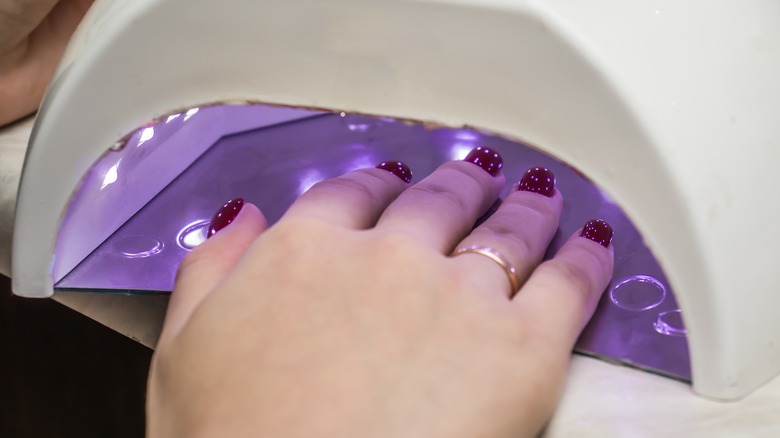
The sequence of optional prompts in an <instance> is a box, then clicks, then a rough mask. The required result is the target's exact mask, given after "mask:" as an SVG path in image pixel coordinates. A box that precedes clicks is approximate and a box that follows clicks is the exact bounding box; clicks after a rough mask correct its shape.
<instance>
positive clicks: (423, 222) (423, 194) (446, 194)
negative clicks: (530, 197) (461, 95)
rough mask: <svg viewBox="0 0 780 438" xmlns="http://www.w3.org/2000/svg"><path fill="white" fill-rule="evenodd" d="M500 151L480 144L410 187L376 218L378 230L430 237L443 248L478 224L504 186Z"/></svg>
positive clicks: (431, 242) (422, 238)
mask: <svg viewBox="0 0 780 438" xmlns="http://www.w3.org/2000/svg"><path fill="white" fill-rule="evenodd" d="M502 166H503V161H502V159H501V155H499V153H498V152H496V151H494V150H492V149H489V148H486V147H478V148H476V149H474V150H472V151H471V152H469V154H468V155H467V156H466V158H465V159H464V160H463V161H450V162H447V163H444V164H443V165H441V166H439V168H438V169H436V170H435V171H434V172H433V173H432V174H431V175H429V176H428V177H427V178H425V179H424V180H422V181H421V182H419V183H418V184H416V185H414V186H412V187H410V188H409V189H407V190H405V191H404V192H403V193H401V195H400V196H399V197H398V199H396V200H395V201H394V202H393V203H392V204H390V205H389V206H388V207H387V209H385V211H384V213H383V214H382V216H381V217H380V218H379V221H378V222H377V225H376V229H379V230H383V231H391V232H398V233H401V234H405V235H408V236H411V237H412V238H414V239H417V240H419V241H422V242H426V243H428V244H429V245H431V246H433V247H434V248H436V249H437V250H439V251H441V252H442V253H449V251H450V250H452V247H453V245H455V243H457V242H458V241H459V240H460V239H461V238H462V237H463V236H465V235H466V234H467V233H468V232H469V231H470V230H471V227H473V226H474V222H475V221H476V220H477V219H478V218H479V216H480V215H481V214H482V213H484V212H485V210H487V209H488V207H490V205H491V204H492V203H493V202H494V201H495V199H496V197H498V194H499V192H500V191H501V188H502V187H503V186H504V176H503V175H502V174H501V167H502Z"/></svg>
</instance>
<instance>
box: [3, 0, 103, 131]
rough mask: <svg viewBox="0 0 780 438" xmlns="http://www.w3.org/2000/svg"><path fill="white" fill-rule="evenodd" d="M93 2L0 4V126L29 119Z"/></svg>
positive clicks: (19, 0)
mask: <svg viewBox="0 0 780 438" xmlns="http://www.w3.org/2000/svg"><path fill="white" fill-rule="evenodd" d="M92 3H93V0H0V126H3V125H6V124H8V123H10V122H13V121H14V120H17V119H20V118H22V117H24V116H27V115H29V114H32V113H33V112H35V110H36V109H37V108H38V105H39V104H40V102H41V99H42V97H43V93H44V91H45V90H46V85H47V84H48V83H49V81H50V80H51V78H52V76H53V75H54V70H55V69H56V67H57V63H59V60H60V57H61V56H62V52H63V51H64V50H65V46H66V44H67V43H68V39H69V38H70V36H71V34H72V33H73V31H74V30H75V29H76V26H78V24H79V22H80V21H81V19H82V18H83V17H84V14H85V13H86V12H87V9H89V7H90V6H91V5H92Z"/></svg>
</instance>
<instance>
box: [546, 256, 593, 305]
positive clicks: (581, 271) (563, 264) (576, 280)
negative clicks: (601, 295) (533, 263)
mask: <svg viewBox="0 0 780 438" xmlns="http://www.w3.org/2000/svg"><path fill="white" fill-rule="evenodd" d="M537 269H540V270H542V271H543V272H544V274H545V275H547V277H548V278H551V279H554V281H553V282H552V284H554V285H555V286H556V287H560V288H562V289H566V290H567V291H570V292H572V293H573V294H574V295H575V296H577V297H580V298H582V299H583V300H586V299H587V298H588V297H589V296H590V295H591V294H592V291H593V290H594V285H593V281H592V280H591V276H590V274H589V273H588V271H587V269H586V268H585V267H584V266H583V265H582V264H580V263H572V262H569V261H564V260H556V259H552V260H549V261H547V262H545V263H542V265H540V266H539V268H537Z"/></svg>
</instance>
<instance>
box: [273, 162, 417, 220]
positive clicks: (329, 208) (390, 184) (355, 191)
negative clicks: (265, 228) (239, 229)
mask: <svg viewBox="0 0 780 438" xmlns="http://www.w3.org/2000/svg"><path fill="white" fill-rule="evenodd" d="M411 180H412V172H411V170H409V167H408V166H406V165H405V164H403V163H401V162H398V161H385V162H383V163H380V164H379V165H378V166H377V167H376V168H373V169H360V170H356V171H354V172H350V173H348V174H346V175H342V176H339V177H337V178H332V179H328V180H325V181H322V182H319V183H317V184H315V185H314V186H312V187H311V188H310V189H309V190H307V191H306V193H304V194H303V195H302V196H301V197H300V198H298V200H297V201H295V202H294V203H293V205H292V206H291V207H290V209H289V210H288V211H287V213H286V214H285V217H308V218H317V219H321V220H324V221H326V222H329V223H332V224H335V225H341V226H343V227H346V228H352V229H359V230H362V229H366V228H370V227H373V226H374V224H375V223H376V221H377V219H378V218H379V215H380V214H381V213H382V211H383V210H384V209H385V207H387V205H388V204H390V203H391V202H392V201H393V200H394V199H395V198H396V197H397V196H398V195H399V194H400V193H401V192H402V191H404V189H406V188H407V187H408V185H409V181H411Z"/></svg>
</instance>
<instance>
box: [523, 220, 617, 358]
mask: <svg viewBox="0 0 780 438" xmlns="http://www.w3.org/2000/svg"><path fill="white" fill-rule="evenodd" d="M610 236H611V230H610ZM609 240H610V239H606V241H604V240H602V244H599V243H597V242H594V241H593V240H590V239H589V238H585V237H583V236H581V235H580V232H579V231H578V232H577V233H575V235H573V236H571V237H570V238H569V240H568V241H567V242H566V243H565V244H564V245H563V247H562V248H561V249H560V250H559V251H558V253H557V254H556V255H555V257H553V258H552V259H551V260H548V261H546V262H544V263H542V264H541V265H539V267H538V268H536V270H535V271H534V272H533V273H532V274H531V277H530V278H529V279H528V281H527V282H526V284H525V285H524V286H523V287H522V288H521V289H520V292H518V293H517V295H515V298H514V303H513V304H514V305H515V307H516V308H517V310H518V312H519V313H520V314H521V316H520V317H519V318H518V319H519V320H520V321H522V322H523V323H524V324H527V325H528V326H529V327H533V328H534V332H535V333H544V334H545V336H544V339H540V341H542V342H544V341H551V342H552V345H554V346H557V347H561V348H565V349H567V350H568V349H570V348H571V347H572V345H574V342H575V341H576V339H577V336H579V333H580V331H582V328H583V327H584V326H585V324H586V323H587V321H588V320H589V319H590V317H591V316H592V315H593V312H594V310H595V309H596V304H597V303H598V300H599V297H600V296H601V294H602V292H604V289H605V288H606V287H607V284H608V283H609V280H610V277H611V276H612V269H613V264H614V254H613V251H612V246H611V245H610V246H609V248H605V247H604V244H606V245H609Z"/></svg>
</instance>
